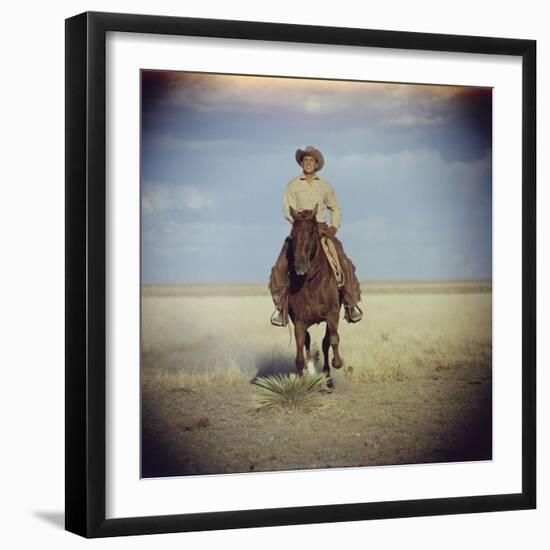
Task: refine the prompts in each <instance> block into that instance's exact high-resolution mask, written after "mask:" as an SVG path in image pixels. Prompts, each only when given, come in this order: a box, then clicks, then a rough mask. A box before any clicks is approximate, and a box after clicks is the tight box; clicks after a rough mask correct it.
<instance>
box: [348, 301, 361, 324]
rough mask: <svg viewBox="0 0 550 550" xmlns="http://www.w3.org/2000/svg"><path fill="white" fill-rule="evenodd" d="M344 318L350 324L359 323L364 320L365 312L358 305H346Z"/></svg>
mask: <svg viewBox="0 0 550 550" xmlns="http://www.w3.org/2000/svg"><path fill="white" fill-rule="evenodd" d="M344 317H345V319H346V321H347V322H348V323H358V322H359V321H360V320H361V319H362V318H363V310H362V309H361V308H360V307H359V306H358V305H357V304H355V305H354V306H346V305H344Z"/></svg>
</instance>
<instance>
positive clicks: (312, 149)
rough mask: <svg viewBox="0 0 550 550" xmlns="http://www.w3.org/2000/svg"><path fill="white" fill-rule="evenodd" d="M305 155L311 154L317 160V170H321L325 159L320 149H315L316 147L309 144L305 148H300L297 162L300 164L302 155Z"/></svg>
mask: <svg viewBox="0 0 550 550" xmlns="http://www.w3.org/2000/svg"><path fill="white" fill-rule="evenodd" d="M304 155H311V156H312V157H314V158H315V159H316V160H317V170H321V168H322V167H323V165H324V164H325V159H324V158H323V155H322V154H321V151H319V149H315V147H312V146H311V145H308V146H307V147H306V148H305V149H298V150H297V151H296V162H297V163H298V164H300V163H301V162H302V157H303V156H304ZM300 166H301V164H300Z"/></svg>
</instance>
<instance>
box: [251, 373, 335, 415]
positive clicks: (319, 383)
mask: <svg viewBox="0 0 550 550" xmlns="http://www.w3.org/2000/svg"><path fill="white" fill-rule="evenodd" d="M254 384H255V385H256V386H258V393H257V394H256V396H255V397H256V400H257V401H258V403H259V405H260V408H263V407H275V406H280V407H286V408H290V409H295V408H296V407H297V406H299V405H303V404H305V403H307V402H309V401H310V400H311V399H312V398H314V397H316V396H318V395H319V393H320V392H323V391H325V390H326V378H325V376H324V375H323V374H318V375H310V374H304V375H303V376H297V375H295V374H291V375H289V376H284V375H282V374H278V375H275V376H265V377H263V376H262V377H259V378H256V379H255V380H254Z"/></svg>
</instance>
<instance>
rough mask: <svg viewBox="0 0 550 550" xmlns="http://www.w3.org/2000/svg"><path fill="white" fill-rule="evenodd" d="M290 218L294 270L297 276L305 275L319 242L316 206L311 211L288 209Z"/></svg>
mask: <svg viewBox="0 0 550 550" xmlns="http://www.w3.org/2000/svg"><path fill="white" fill-rule="evenodd" d="M290 215H291V216H292V219H293V223H292V232H291V233H290V236H291V237H292V247H293V253H294V269H295V270H296V273H297V274H298V275H305V274H306V273H307V272H308V271H309V263H310V260H311V259H312V258H313V256H314V255H315V252H316V251H317V242H318V240H319V236H318V230H317V219H316V216H317V205H315V208H314V209H313V210H300V211H299V212H297V211H296V210H294V208H292V207H290Z"/></svg>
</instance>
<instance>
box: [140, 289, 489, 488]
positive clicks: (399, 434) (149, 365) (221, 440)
mask: <svg viewBox="0 0 550 550" xmlns="http://www.w3.org/2000/svg"><path fill="white" fill-rule="evenodd" d="M439 290H441V289H439ZM148 293H149V294H147V295H145V294H144V301H143V327H144V334H143V350H142V476H143V477H162V476H176V475H190V474H222V473H236V472H250V471H270V470H296V469H307V468H340V467H349V466H374V465H392V464H393V465H396V464H418V463H433V462H453V461H470V460H490V459H491V457H492V451H491V449H492V433H491V426H492V414H491V411H492V371H491V294H490V286H489V287H488V290H487V289H485V290H483V291H481V292H480V289H479V287H478V286H476V287H475V288H473V290H471V291H468V289H466V290H464V287H461V289H460V292H456V290H455V289H454V288H453V289H452V290H451V291H448V292H440V291H438V292H436V293H435V294H436V295H435V296H434V292H433V289H426V292H425V293H422V292H421V291H420V292H419V291H418V289H417V288H416V287H415V289H414V292H413V294H414V295H408V294H407V293H406V292H404V290H403V288H402V287H401V288H399V290H398V292H396V293H395V294H392V293H391V292H390V291H389V290H388V288H387V287H386V288H384V289H383V291H382V292H380V293H376V292H374V293H372V295H370V296H369V294H368V293H364V296H365V294H366V295H367V298H366V299H365V298H364V302H365V305H366V306H368V307H366V308H365V310H366V316H365V319H364V320H363V321H361V323H360V324H359V325H362V326H361V328H357V327H359V325H357V326H354V325H346V324H345V323H344V324H343V325H342V327H341V338H342V341H343V342H345V343H346V344H345V345H343V346H342V351H343V355H344V358H345V359H346V358H347V360H346V366H345V367H344V369H342V370H340V371H334V370H333V371H332V372H333V375H334V380H335V386H336V389H335V391H334V393H331V394H322V395H320V396H319V397H318V398H316V399H315V400H314V401H313V402H312V403H311V404H310V405H309V406H306V407H302V408H298V409H297V410H294V411H288V410H284V409H260V408H259V407H258V403H257V402H256V400H255V397H254V396H255V394H256V392H257V389H256V387H255V386H254V384H251V383H250V381H251V379H253V378H254V376H257V375H265V374H272V373H276V372H283V373H284V372H292V370H293V354H294V347H293V342H292V343H291V345H290V346H289V343H288V339H289V335H288V332H285V331H284V330H281V329H276V328H274V327H271V326H269V325H267V326H264V320H263V317H264V313H266V314H269V310H270V303H269V301H265V300H264V297H263V296H261V295H259V296H255V297H254V301H253V302H250V304H249V307H248V308H247V307H243V308H242V309H241V312H244V313H242V314H241V316H240V317H239V320H238V321H237V325H238V326H236V327H235V326H232V327H227V325H228V322H227V317H226V316H225V315H223V314H222V315H221V316H220V318H219V319H218V325H216V326H215V327H214V330H215V335H216V336H215V338H212V336H211V334H210V333H208V330H206V327H207V326H208V327H209V329H211V328H212V327H211V325H212V321H211V320H209V323H207V324H205V325H204V326H203V325H201V319H200V315H199V316H198V317H197V316H196V317H194V323H193V330H191V328H190V327H191V325H190V324H186V323H188V321H189V319H188V316H189V315H192V314H193V312H195V313H197V312H198V311H199V310H198V309H197V310H195V309H193V308H194V307H195V306H198V303H195V302H190V301H189V300H201V299H202V300H203V301H204V297H203V298H199V297H197V296H192V297H189V296H174V295H172V294H169V295H162V294H161V295H158V294H155V293H151V290H150V289H149V290H148ZM245 298H246V296H244V297H243V296H238V297H235V296H227V297H224V296H223V295H216V294H214V296H213V298H212V299H213V300H216V301H217V302H216V303H218V304H222V305H223V304H224V303H225V302H226V301H227V300H229V301H231V300H238V301H239V303H242V300H243V299H245ZM178 300H186V301H184V302H181V301H178ZM231 303H233V302H231ZM264 307H265V312H264ZM222 310H223V307H222ZM228 311H231V307H228ZM260 319H261V321H260ZM174 324H175V325H176V326H177V327H178V328H177V330H175V329H174V328H173V327H174ZM233 325H234V323H233ZM252 326H254V327H255V328H254V329H252V328H251V327H252ZM168 327H171V330H172V332H171V331H170V330H169V328H168ZM224 327H226V328H224ZM243 327H244V328H243ZM186 328H187V329H186ZM320 328H321V327H319V329H320ZM224 330H225V331H226V332H225V333H224ZM242 330H247V331H248V332H249V333H250V331H251V330H255V331H256V333H257V334H256V338H255V339H254V340H253V342H251V341H250V340H248V341H246V340H245V341H244V342H242V341H241V340H239V341H237V340H235V339H234V332H232V331H237V332H238V333H241V332H242ZM182 335H183V336H182ZM232 340H233V343H232V345H230V344H229V343H228V342H230V341H232ZM245 347H246V350H245V349H244V348H245ZM251 350H252V351H253V352H254V353H250V352H251ZM245 351H246V353H245ZM350 366H352V368H351V369H350V368H349V367H350Z"/></svg>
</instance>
